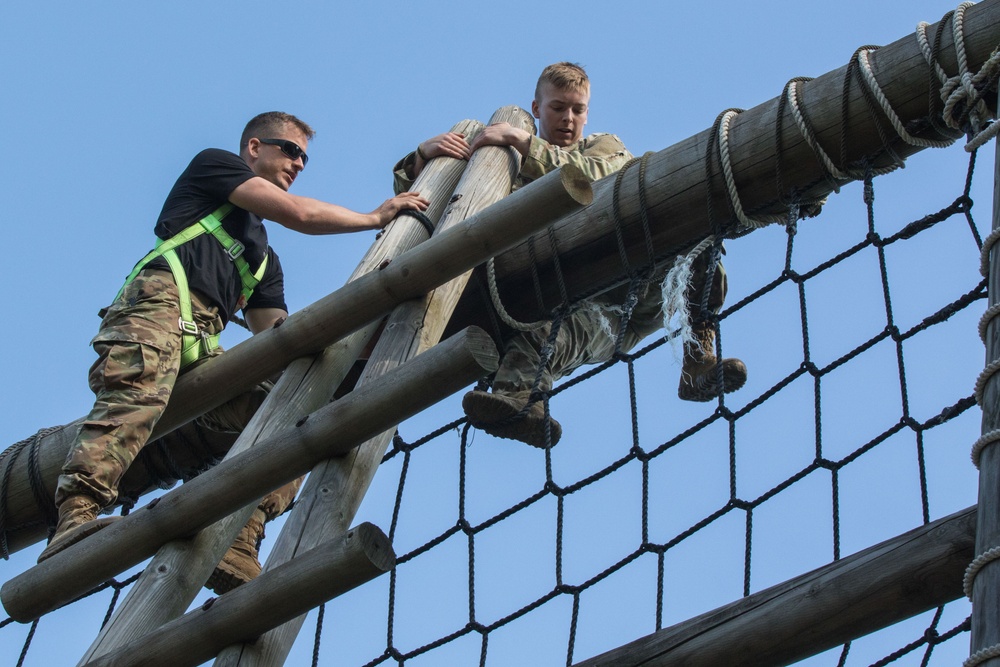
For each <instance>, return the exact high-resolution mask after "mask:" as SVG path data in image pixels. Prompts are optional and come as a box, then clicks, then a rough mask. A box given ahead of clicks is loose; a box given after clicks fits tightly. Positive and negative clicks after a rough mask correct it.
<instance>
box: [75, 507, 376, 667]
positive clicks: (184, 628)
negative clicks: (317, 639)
mask: <svg viewBox="0 0 1000 667" xmlns="http://www.w3.org/2000/svg"><path fill="white" fill-rule="evenodd" d="M395 562H396V558H395V555H394V554H393V552H392V545H390V544H389V538H388V537H386V536H385V534H384V533H383V532H382V531H381V530H379V529H378V528H376V527H375V526H373V525H371V524H369V523H365V524H361V525H360V526H358V527H357V528H353V529H352V530H350V531H349V532H348V533H347V534H346V535H344V536H343V537H342V538H341V539H339V540H333V541H330V542H324V543H323V544H320V545H319V546H317V547H315V548H313V549H310V550H309V551H306V552H305V553H303V554H301V555H299V556H298V557H297V558H296V559H295V560H294V561H292V562H290V563H285V564H284V565H282V566H281V567H277V568H274V569H273V570H269V571H267V572H265V573H263V574H261V576H260V577H258V578H257V579H255V580H254V581H251V582H250V583H248V584H245V585H243V586H240V587H239V588H237V589H235V590H233V591H230V592H229V593H226V594H225V595H223V596H222V597H220V598H213V599H212V600H210V601H209V602H207V603H206V604H204V605H202V606H201V607H200V608H198V609H195V610H194V611H191V612H190V613H188V614H186V615H185V616H183V617H182V618H179V619H177V620H175V621H172V622H170V623H168V624H166V625H164V626H162V627H160V628H157V629H156V630H155V631H154V632H151V633H150V634H149V635H146V636H145V637H141V638H139V639H138V640H136V641H133V642H131V643H130V644H128V645H127V646H123V647H121V648H119V649H117V650H115V651H113V652H111V653H108V654H107V655H104V656H102V657H101V658H97V659H95V660H92V661H91V662H88V663H86V665H87V666H88V667H112V666H114V667H184V666H191V667H193V666H194V665H200V664H202V663H204V662H205V661H206V660H209V659H211V658H212V656H214V655H215V654H216V653H218V652H219V650H221V649H222V648H223V647H225V646H228V645H229V644H232V643H234V642H245V641H253V640H254V638H256V637H257V636H259V635H260V634H261V633H263V632H265V631H266V630H269V629H270V628H273V627H275V626H276V625H278V624H280V623H281V622H282V621H285V620H288V619H291V618H294V617H295V616H297V615H299V614H302V613H304V612H306V611H308V610H309V609H312V608H313V607H316V606H319V605H320V604H322V603H323V602H326V601H327V600H329V599H331V598H333V597H335V596H337V595H340V594H341V593H344V592H347V591H349V590H351V589H352V588H355V587H357V586H359V585H361V584H363V583H365V582H367V581H370V580H372V579H374V578H375V577H377V576H379V575H380V574H384V573H385V572H387V571H389V570H390V569H392V567H393V565H395Z"/></svg>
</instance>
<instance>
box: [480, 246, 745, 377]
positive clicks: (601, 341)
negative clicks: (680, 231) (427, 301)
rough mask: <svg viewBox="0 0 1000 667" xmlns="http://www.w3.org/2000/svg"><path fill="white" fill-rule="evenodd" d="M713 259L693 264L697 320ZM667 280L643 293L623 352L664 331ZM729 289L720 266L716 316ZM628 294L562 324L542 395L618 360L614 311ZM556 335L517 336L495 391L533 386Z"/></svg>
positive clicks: (614, 295) (713, 291)
mask: <svg viewBox="0 0 1000 667" xmlns="http://www.w3.org/2000/svg"><path fill="white" fill-rule="evenodd" d="M708 257H709V253H707V252H706V253H702V254H701V255H699V256H698V258H697V259H696V260H695V262H694V264H693V265H692V276H693V277H692V281H691V285H690V287H689V288H688V291H687V295H686V296H687V299H688V302H689V303H690V306H689V307H690V309H691V317H692V319H695V318H697V314H698V310H699V308H700V303H701V298H702V294H704V290H705V276H706V274H707V272H706V270H705V269H706V264H707V260H708ZM662 278H663V275H662V274H661V275H660V276H658V279H654V280H652V281H650V282H649V283H648V284H647V285H646V287H645V289H644V290H643V291H642V293H640V294H638V298H639V300H638V303H637V304H636V306H635V308H634V309H633V311H632V317H631V318H630V319H629V322H628V326H627V327H626V329H625V333H624V335H623V336H622V343H621V352H623V353H624V352H628V351H630V350H631V349H632V348H634V347H635V346H636V345H638V344H639V342H640V341H641V340H642V339H643V338H645V337H646V336H649V335H651V334H652V333H654V332H655V331H656V330H657V329H660V328H661V327H662V326H663V313H662V306H663V303H662V293H661V289H660V285H659V280H662ZM727 290H728V281H727V279H726V271H725V269H724V268H723V267H722V262H719V263H718V265H717V266H716V270H715V273H714V275H713V278H712V284H711V288H710V290H709V293H708V309H709V310H710V311H711V312H713V313H717V312H719V311H720V310H721V309H722V304H723V302H724V301H725V298H726V292H727ZM626 295H627V289H625V288H619V289H616V290H613V291H612V292H609V293H607V294H604V295H601V297H600V298H599V299H595V300H593V301H591V302H589V307H588V304H585V305H584V306H583V307H581V308H580V309H578V310H576V311H574V312H573V313H571V314H570V315H568V316H567V317H566V318H564V319H563V321H562V324H561V325H560V327H559V332H558V333H557V334H556V339H555V343H554V344H553V349H552V358H551V360H550V362H549V365H548V368H546V369H543V371H542V373H541V377H540V378H539V385H538V389H539V391H545V392H547V391H549V390H551V389H552V384H553V383H554V382H555V381H556V380H558V379H560V378H562V377H565V376H567V375H569V374H570V373H572V372H573V371H575V370H576V369H577V368H579V367H580V366H583V365H585V364H600V363H604V362H605V361H608V360H610V359H611V358H612V357H613V356H614V354H615V339H616V336H617V335H618V331H619V329H620V328H621V317H620V316H619V315H618V314H617V313H616V312H615V311H614V310H613V308H612V307H614V306H620V305H621V304H622V303H623V302H624V300H625V297H626ZM605 325H610V326H607V327H606V326H605ZM609 331H610V333H609ZM551 332H552V325H551V323H549V324H546V325H545V326H543V327H541V328H540V329H536V330H534V331H529V332H524V333H517V334H515V335H514V336H513V337H512V338H510V339H509V340H508V341H507V342H506V343H505V344H504V349H503V358H502V359H501V360H500V368H499V369H498V370H497V374H496V378H495V379H494V381H493V387H494V390H496V391H501V392H506V393H510V392H514V391H520V390H525V389H532V388H533V387H534V383H535V377H536V375H537V369H538V366H539V361H540V356H539V351H540V350H541V349H542V346H543V344H544V343H545V341H546V340H547V339H548V337H549V335H550V334H551Z"/></svg>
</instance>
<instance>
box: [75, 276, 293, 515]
mask: <svg viewBox="0 0 1000 667" xmlns="http://www.w3.org/2000/svg"><path fill="white" fill-rule="evenodd" d="M179 303H180V295H179V293H178V291H177V286H176V284H175V283H174V280H173V276H172V275H171V274H170V272H169V271H162V270H158V269H145V270H143V271H141V272H140V273H139V275H138V276H136V278H135V279H134V280H132V282H130V283H129V284H128V285H126V286H125V287H124V289H123V290H122V293H121V295H119V297H118V298H117V299H116V300H115V302H114V303H113V304H112V305H111V306H109V307H108V308H107V310H106V313H105V315H104V319H103V320H102V322H101V328H100V331H99V332H98V334H97V335H96V336H95V337H94V339H93V340H92V341H91V344H92V345H93V346H94V350H95V351H96V352H97V355H98V359H97V361H96V362H95V363H94V365H93V366H92V367H91V369H90V375H89V382H90V388H91V389H92V390H93V391H94V393H95V394H96V401H95V403H94V407H93V409H92V410H91V412H90V414H89V415H88V416H87V418H86V420H85V421H84V422H83V424H82V426H81V428H80V432H79V434H78V436H77V441H76V445H75V446H74V447H73V448H72V449H71V450H70V452H69V454H68V456H67V459H66V464H65V465H64V467H63V474H62V475H60V477H59V481H58V485H57V487H56V505H61V504H62V502H63V501H64V500H65V499H66V498H67V497H69V496H73V495H78V494H83V495H86V496H89V497H91V498H93V499H95V500H96V501H97V502H98V503H99V504H100V505H101V507H109V506H111V505H113V504H114V503H115V502H116V500H117V499H118V485H119V482H120V481H121V478H122V476H123V475H124V473H125V471H126V470H127V469H128V467H129V465H130V464H131V463H132V461H133V459H135V457H136V456H137V455H138V453H139V451H140V450H141V449H142V447H143V446H144V445H145V444H146V441H147V440H148V439H149V435H150V433H151V432H152V430H153V427H154V426H155V425H156V422H157V420H159V418H160V416H161V415H162V414H163V410H164V409H165V408H166V406H167V402H168V401H169V400H170V393H171V391H172V390H173V386H174V383H175V381H176V380H177V375H178V373H179V369H180V347H181V332H180V328H179V327H178V326H177V321H178V318H179V317H180V309H179V305H178V304H179ZM191 310H192V315H193V319H194V321H195V322H196V323H197V324H198V325H199V328H200V329H201V330H202V331H204V332H206V333H207V334H216V333H219V332H220V331H221V330H222V328H223V324H222V320H221V318H220V317H219V315H218V309H217V308H215V307H208V306H206V304H205V302H204V300H203V299H202V298H201V297H200V296H199V294H198V293H197V292H194V291H192V292H191ZM220 352H221V349H216V350H214V351H213V352H212V354H218V353H220ZM244 403H245V401H242V398H241V397H237V398H235V399H233V401H231V402H230V403H227V404H224V405H222V406H220V407H219V408H216V409H215V410H213V411H211V412H209V413H208V414H206V415H205V416H204V417H203V420H204V421H205V422H206V423H207V424H209V425H211V426H212V427H213V428H214V429H216V430H239V429H242V428H243V427H244V426H245V425H246V422H247V421H248V420H249V418H250V417H251V416H252V414H253V413H252V410H247V409H246V408H247V406H246V405H243V404H244ZM253 407H256V406H253ZM299 483H300V480H296V482H293V483H291V484H289V485H286V486H285V487H282V488H281V489H279V490H278V491H275V492H273V493H272V494H270V495H269V496H268V497H267V498H265V499H264V500H263V501H262V502H261V508H262V509H265V513H266V514H267V515H268V517H269V518H273V517H275V516H278V515H279V514H281V512H283V511H284V510H285V508H287V507H288V505H289V504H291V501H292V500H293V499H294V497H295V493H296V492H297V490H298V486H299Z"/></svg>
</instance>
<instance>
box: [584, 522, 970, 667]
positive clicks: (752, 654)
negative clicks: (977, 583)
mask: <svg viewBox="0 0 1000 667" xmlns="http://www.w3.org/2000/svg"><path fill="white" fill-rule="evenodd" d="M975 515H976V508H974V507H971V508H969V509H966V510H963V511H961V512H957V513H955V514H952V515H951V516H948V517H945V518H943V519H939V520H937V521H935V522H933V523H930V524H928V525H926V526H922V527H920V528H917V529H915V530H912V531H910V532H908V533H905V534H903V535H900V536H898V537H895V538H893V539H891V540H887V541H886V542H883V543H881V544H878V545H875V546H873V547H870V548H868V549H865V550H864V551H861V552H859V553H857V554H854V555H853V556H848V557H847V558H844V559H842V560H839V561H837V562H835V563H832V564H830V565H827V566H825V567H821V568H819V569H817V570H813V571H812V572H810V573H808V574H805V575H802V576H800V577H796V578H795V579H791V580H789V581H786V582H784V583H782V584H779V585H777V586H772V587H771V588H768V589H766V590H763V591H760V592H759V593H754V594H753V595H750V596H748V597H745V598H743V599H741V600H739V601H737V602H734V603H732V604H729V605H726V606H725V607H720V608H719V609H716V610H714V611H710V612H708V613H705V614H702V615H701V616H698V617H695V618H692V619H690V620H688V621H685V622H683V623H680V624H678V625H675V626H673V627H670V628H665V629H663V630H660V631H659V632H656V633H654V634H651V635H649V636H647V637H643V638H642V639H638V640H636V641H634V642H631V643H629V644H626V645H625V646H623V647H621V648H618V649H615V650H613V651H608V652H607V653H604V654H601V655H599V656H596V657H593V658H590V659H589V660H584V661H582V662H580V663H578V664H577V667H604V666H607V667H612V666H614V667H629V666H630V665H643V667H668V666H669V667H677V666H680V665H683V666H684V667H718V666H719V665H726V667H771V666H777V665H788V664H791V663H793V662H796V661H798V660H802V659H803V658H806V657H808V656H810V655H815V654H817V653H821V652H822V651H825V650H827V649H829V648H833V647H835V646H838V645H840V644H843V643H845V642H847V641H850V640H852V639H855V638H857V637H860V636H862V635H865V634H868V633H870V632H874V631H876V630H879V629H881V628H884V627H887V626H889V625H891V624H893V623H896V622H898V621H901V620H903V619H905V618H909V617H911V616H914V615H916V614H919V613H921V612H924V611H926V610H928V609H933V608H934V607H937V606H940V605H943V604H945V603H947V602H950V601H952V600H955V599H957V598H959V597H961V595H962V573H963V572H964V570H965V566H966V565H967V564H968V562H969V559H970V557H971V555H972V548H973V542H974V541H975V535H974V529H975V524H976V516H975Z"/></svg>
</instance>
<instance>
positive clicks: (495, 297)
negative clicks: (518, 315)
mask: <svg viewBox="0 0 1000 667" xmlns="http://www.w3.org/2000/svg"><path fill="white" fill-rule="evenodd" d="M486 279H487V281H488V282H489V285H490V299H491V300H492V301H493V308H495V309H496V311H497V315H499V316H500V319H501V320H503V322H504V324H506V325H507V326H509V327H510V328H512V329H516V330H517V331H535V330H536V329H541V328H542V327H544V326H545V325H546V324H548V323H549V321H548V320H538V321H537V322H518V321H517V320H515V319H514V318H513V317H511V315H510V313H508V312H507V309H506V308H504V306H503V303H501V301H500V290H498V289H497V274H496V269H495V268H494V267H493V258H492V257H490V258H489V260H488V261H487V262H486Z"/></svg>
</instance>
